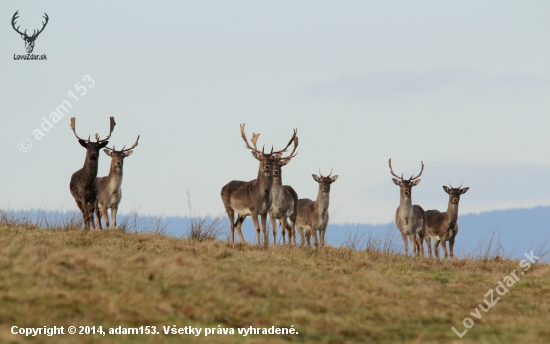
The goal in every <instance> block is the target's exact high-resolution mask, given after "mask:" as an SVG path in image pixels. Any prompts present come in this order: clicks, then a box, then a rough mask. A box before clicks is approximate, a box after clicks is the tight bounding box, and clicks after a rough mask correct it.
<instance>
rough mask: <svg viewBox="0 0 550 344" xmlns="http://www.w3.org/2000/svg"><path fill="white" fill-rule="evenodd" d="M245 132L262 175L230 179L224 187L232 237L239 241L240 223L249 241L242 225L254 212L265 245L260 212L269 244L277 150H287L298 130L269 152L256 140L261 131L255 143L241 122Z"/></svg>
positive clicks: (223, 195)
mask: <svg viewBox="0 0 550 344" xmlns="http://www.w3.org/2000/svg"><path fill="white" fill-rule="evenodd" d="M241 136H242V138H243V140H244V142H245V144H246V148H248V149H250V150H252V156H253V157H254V158H256V159H257V160H258V161H259V162H260V166H259V168H258V177H257V178H256V179H254V180H251V181H249V182H243V181H240V180H232V181H230V182H229V183H227V184H226V185H225V186H224V187H223V188H222V191H221V197H222V201H223V205H224V207H225V211H226V212H227V216H228V217H229V221H230V222H231V241H232V242H235V226H236V227H237V233H238V234H239V237H240V238H241V242H243V243H244V242H245V240H244V237H243V233H242V231H241V226H242V224H243V221H244V219H245V218H246V217H247V216H248V215H251V216H252V221H254V226H255V227H256V233H257V235H258V245H261V240H260V224H259V222H258V216H261V219H262V230H263V237H264V245H266V246H267V245H268V243H269V240H268V238H267V228H266V223H267V212H268V210H269V208H270V207H271V186H272V184H273V178H272V175H271V165H272V160H273V159H274V155H275V154H279V153H281V154H282V153H283V152H285V151H286V150H287V148H288V147H289V146H290V144H291V143H292V142H294V137H295V136H296V131H294V134H293V135H292V138H291V139H290V141H289V142H288V145H287V146H286V147H285V148H284V149H281V150H279V151H276V152H273V148H272V149H271V153H269V154H266V153H264V150H263V148H262V150H261V151H260V150H259V149H258V148H257V147H256V142H257V141H258V137H259V136H260V134H255V133H252V140H251V141H252V144H253V145H254V147H252V146H250V144H249V143H248V139H247V138H246V134H245V132H244V124H241ZM235 213H237V221H236V222H233V221H234V220H235Z"/></svg>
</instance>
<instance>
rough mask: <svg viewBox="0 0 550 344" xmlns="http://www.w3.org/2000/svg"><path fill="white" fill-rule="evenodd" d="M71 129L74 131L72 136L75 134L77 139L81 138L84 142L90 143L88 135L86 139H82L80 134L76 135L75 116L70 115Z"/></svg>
mask: <svg viewBox="0 0 550 344" xmlns="http://www.w3.org/2000/svg"><path fill="white" fill-rule="evenodd" d="M71 129H72V130H73V133H74V136H76V138H77V139H79V140H82V141H85V142H86V143H90V137H89V136H88V139H87V140H86V139H83V138H81V137H80V136H78V135H77V134H76V130H75V118H74V117H71Z"/></svg>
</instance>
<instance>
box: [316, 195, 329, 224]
mask: <svg viewBox="0 0 550 344" xmlns="http://www.w3.org/2000/svg"><path fill="white" fill-rule="evenodd" d="M329 196H330V193H329V192H323V190H321V189H319V192H318V193H317V199H316V200H315V209H317V213H318V214H319V216H320V217H321V218H322V217H324V216H325V215H327V216H328V204H329Z"/></svg>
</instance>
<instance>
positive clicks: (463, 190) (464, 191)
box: [460, 188, 470, 194]
mask: <svg viewBox="0 0 550 344" xmlns="http://www.w3.org/2000/svg"><path fill="white" fill-rule="evenodd" d="M468 190H470V188H464V189H461V190H460V194H465V193H466V191H468Z"/></svg>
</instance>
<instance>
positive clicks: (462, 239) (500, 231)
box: [10, 206, 550, 261]
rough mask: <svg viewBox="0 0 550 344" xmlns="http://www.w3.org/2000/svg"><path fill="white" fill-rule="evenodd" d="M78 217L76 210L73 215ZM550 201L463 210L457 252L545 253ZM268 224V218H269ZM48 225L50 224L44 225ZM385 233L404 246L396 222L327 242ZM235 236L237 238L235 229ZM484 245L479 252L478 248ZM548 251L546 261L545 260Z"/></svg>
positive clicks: (251, 236)
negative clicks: (529, 205)
mask: <svg viewBox="0 0 550 344" xmlns="http://www.w3.org/2000/svg"><path fill="white" fill-rule="evenodd" d="M10 213H11V214H12V215H13V216H16V217H17V216H23V217H26V218H28V219H29V220H31V221H33V222H36V221H42V223H43V222H44V221H45V220H46V221H50V223H52V222H56V221H61V220H62V219H63V218H68V217H71V216H73V214H74V213H58V212H51V211H40V210H29V211H17V212H10ZM76 216H77V217H78V218H79V217H80V215H79V214H77V215H76ZM124 218H125V215H122V214H119V216H118V222H119V224H120V223H122V221H123V219H124ZM549 220H550V206H544V207H535V208H529V209H507V210H495V211H488V212H482V213H480V214H466V215H462V216H460V217H459V220H458V223H459V234H458V237H457V241H456V244H455V253H456V254H458V255H467V254H470V253H474V254H485V253H486V250H487V249H488V246H489V241H490V240H491V238H492V237H493V245H492V249H491V253H496V252H497V251H496V250H497V249H498V248H499V243H500V247H501V248H502V249H503V252H502V251H501V253H504V254H506V255H511V256H513V257H519V256H521V255H523V253H525V252H527V251H530V250H535V252H544V251H548V250H549V249H550V222H549ZM130 222H131V223H132V224H131V225H130V228H133V229H135V230H137V231H147V230H152V229H151V228H152V227H158V225H159V224H160V225H165V226H166V234H168V235H172V236H183V235H184V234H185V231H186V230H187V228H188V227H189V224H190V219H189V218H188V217H163V218H162V219H160V220H159V218H156V217H153V216H137V217H135V216H132V217H131V220H130ZM268 223H269V221H268ZM220 226H221V227H222V228H223V230H222V232H223V233H222V235H221V239H226V238H227V237H229V235H230V233H229V221H228V220H227V217H226V216H225V215H223V216H222V222H221V224H220ZM44 227H46V228H47V227H48V226H44ZM268 233H269V240H270V242H271V241H272V240H273V234H272V230H271V229H269V231H268ZM243 234H244V237H245V239H246V240H247V241H248V242H250V243H254V242H256V240H257V239H256V230H255V229H254V226H253V223H252V220H251V219H250V218H249V217H248V218H247V219H246V220H245V222H244V224H243ZM369 236H370V237H371V238H379V239H382V238H389V239H391V240H392V242H393V244H395V245H398V246H399V247H401V248H402V246H403V244H402V240H401V237H400V235H399V232H398V230H397V228H396V226H395V224H394V223H393V222H392V223H387V224H378V225H369V224H330V225H329V228H328V229H327V234H326V241H327V244H330V245H333V246H340V245H344V244H346V243H348V244H349V242H350V241H351V242H354V243H355V244H356V245H357V246H358V247H356V248H359V249H360V248H364V246H365V245H366V241H367V239H368V237H369ZM235 237H236V238H237V239H236V240H238V236H237V233H235ZM277 238H278V241H279V242H281V240H282V239H281V233H280V230H279V231H278V233H277ZM480 247H482V252H479V251H476V249H479V248H480ZM548 258H549V257H548V256H547V257H545V260H547V261H548Z"/></svg>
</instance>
